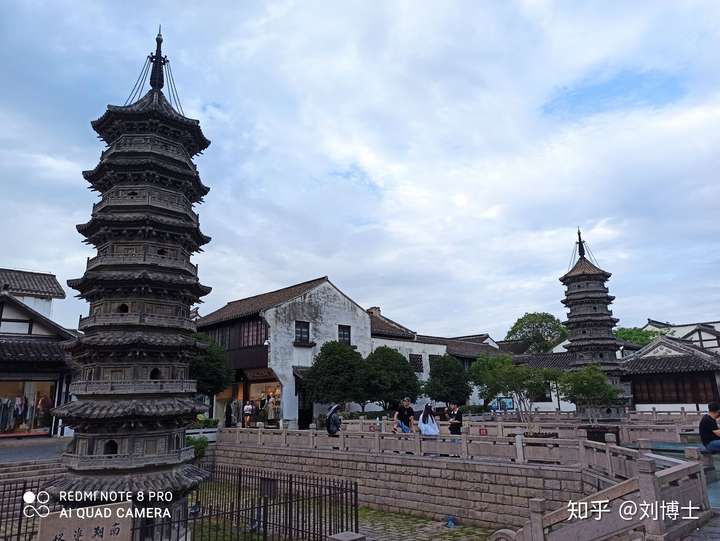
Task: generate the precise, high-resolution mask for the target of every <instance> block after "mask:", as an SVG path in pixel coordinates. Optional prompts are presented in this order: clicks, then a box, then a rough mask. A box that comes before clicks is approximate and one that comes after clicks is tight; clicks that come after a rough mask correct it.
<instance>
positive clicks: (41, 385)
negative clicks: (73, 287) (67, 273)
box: [0, 269, 74, 438]
mask: <svg viewBox="0 0 720 541" xmlns="http://www.w3.org/2000/svg"><path fill="white" fill-rule="evenodd" d="M63 298H65V292H64V291H63V289H62V287H60V284H59V283H58V281H57V279H56V278H55V276H54V275H52V274H45V273H38V272H27V271H20V270H14V269H0V438H2V437H13V438H15V437H20V436H38V435H66V436H67V435H70V434H71V433H72V432H71V431H70V429H69V428H64V427H62V424H61V422H60V420H59V419H56V418H54V417H53V416H52V415H51V413H50V410H51V409H52V408H53V407H55V406H59V405H61V404H64V403H65V402H67V401H68V400H69V399H70V395H69V385H70V369H69V367H68V366H67V365H66V364H65V353H64V351H63V350H62V348H61V347H60V343H61V342H62V341H64V340H68V339H70V338H72V337H73V336H74V335H73V334H72V333H71V332H69V331H68V330H67V329H65V328H63V327H62V326H60V325H58V324H57V323H55V322H54V321H52V320H51V319H50V315H51V314H52V302H53V300H54V299H63Z"/></svg>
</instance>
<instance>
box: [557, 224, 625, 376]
mask: <svg viewBox="0 0 720 541" xmlns="http://www.w3.org/2000/svg"><path fill="white" fill-rule="evenodd" d="M577 253H578V260H577V261H576V262H575V264H574V265H573V267H572V268H571V269H570V270H569V271H568V272H567V273H566V274H565V275H564V276H562V277H561V278H560V282H562V284H563V285H564V286H565V288H566V289H565V299H563V301H562V303H563V304H564V305H565V306H566V307H567V308H568V310H569V312H568V319H567V321H565V322H563V324H564V325H565V326H566V327H567V329H568V332H569V334H568V340H569V341H570V344H568V346H567V347H566V349H567V350H568V351H569V352H570V353H572V354H573V362H572V366H573V367H574V368H578V367H582V366H584V365H587V364H597V365H600V367H602V368H603V369H605V370H608V369H610V370H612V369H615V368H617V367H618V365H619V363H618V360H617V356H616V352H617V350H618V349H619V346H618V343H617V341H616V340H615V336H614V335H613V328H614V327H615V325H616V324H617V322H618V320H617V319H616V318H614V317H613V313H612V311H611V310H610V304H611V303H612V302H613V300H614V299H615V297H613V296H612V295H609V291H608V288H607V283H606V282H607V281H608V280H609V279H610V276H611V274H610V273H609V272H607V271H604V270H602V269H601V268H599V267H598V266H596V265H595V264H593V263H591V262H590V260H589V259H588V258H587V256H586V249H585V241H583V239H582V235H581V233H580V230H579V229H578V241H577Z"/></svg>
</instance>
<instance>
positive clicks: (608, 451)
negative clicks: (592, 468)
mask: <svg viewBox="0 0 720 541" xmlns="http://www.w3.org/2000/svg"><path fill="white" fill-rule="evenodd" d="M616 443H617V440H616V438H615V434H605V455H606V457H607V472H608V477H614V476H615V468H614V467H613V460H612V448H611V447H612V446H613V445H615V444H616Z"/></svg>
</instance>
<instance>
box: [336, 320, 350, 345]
mask: <svg viewBox="0 0 720 541" xmlns="http://www.w3.org/2000/svg"><path fill="white" fill-rule="evenodd" d="M338 342H340V343H341V344H347V345H348V346H349V345H350V325H338Z"/></svg>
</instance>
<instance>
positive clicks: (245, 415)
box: [225, 396, 278, 428]
mask: <svg viewBox="0 0 720 541" xmlns="http://www.w3.org/2000/svg"><path fill="white" fill-rule="evenodd" d="M240 404H241V402H240V401H239V400H235V401H228V402H227V404H225V427H226V428H231V427H233V426H236V425H237V424H238V423H240V413H239V412H236V411H235V410H236V408H237V407H238V406H240ZM277 409H278V408H277V403H276V401H275V398H274V397H272V396H270V397H269V398H267V399H262V400H260V401H255V400H248V401H246V402H245V404H244V405H242V426H244V427H250V426H255V424H256V423H257V422H258V416H259V414H260V412H261V411H265V418H266V419H267V421H268V423H273V422H274V421H275V420H276V418H277Z"/></svg>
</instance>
